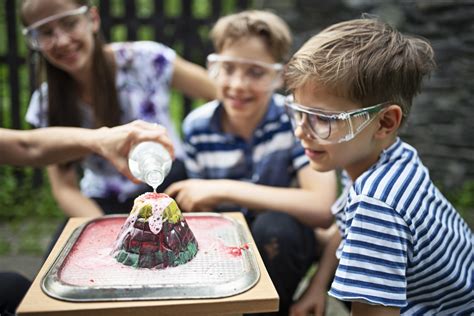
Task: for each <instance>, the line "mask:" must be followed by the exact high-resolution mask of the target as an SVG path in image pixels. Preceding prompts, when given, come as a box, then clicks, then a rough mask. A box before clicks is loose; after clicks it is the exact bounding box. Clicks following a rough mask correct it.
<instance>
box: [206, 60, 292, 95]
mask: <svg viewBox="0 0 474 316" xmlns="http://www.w3.org/2000/svg"><path fill="white" fill-rule="evenodd" d="M207 69H208V72H209V76H210V77H211V78H212V79H214V80H216V81H217V83H218V84H221V85H228V84H231V83H232V82H233V80H240V83H241V84H243V85H245V86H249V87H252V89H256V90H260V91H270V90H273V89H276V88H277V87H278V86H279V84H280V82H281V73H282V71H283V65H282V64H269V63H265V62H260V61H254V60H250V59H245V58H237V57H229V56H223V55H218V54H211V55H209V56H207Z"/></svg>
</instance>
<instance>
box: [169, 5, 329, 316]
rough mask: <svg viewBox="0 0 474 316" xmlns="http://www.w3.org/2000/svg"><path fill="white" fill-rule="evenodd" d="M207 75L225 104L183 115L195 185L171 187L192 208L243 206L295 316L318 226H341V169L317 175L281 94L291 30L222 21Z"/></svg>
mask: <svg viewBox="0 0 474 316" xmlns="http://www.w3.org/2000/svg"><path fill="white" fill-rule="evenodd" d="M211 34H212V39H213V42H214V46H215V48H216V52H217V53H216V54H211V55H210V56H209V57H208V69H209V73H210V75H211V76H212V77H213V78H214V79H215V81H216V83H217V86H218V96H219V97H218V100H216V101H213V102H210V103H207V104H205V105H203V106H201V107H199V108H198V109H196V110H194V111H193V112H192V113H190V114H189V116H188V117H187V118H186V119H185V121H184V123H183V131H184V138H185V152H186V159H185V164H186V169H187V171H188V175H189V176H190V177H191V178H194V179H190V180H185V181H181V182H178V183H175V184H173V185H171V186H170V188H169V189H168V190H167V191H166V193H168V194H170V195H171V196H173V197H174V198H175V199H176V201H177V203H178V204H179V205H180V208H181V209H182V210H185V211H216V210H241V211H242V212H244V213H245V215H246V218H247V219H248V221H249V225H250V228H251V231H252V235H253V237H254V239H255V242H256V244H257V247H258V248H259V250H260V253H261V254H262V258H263V260H264V263H265V266H266V268H267V270H268V272H269V274H270V277H271V279H272V281H273V283H274V284H275V287H276V289H277V291H278V294H279V296H280V311H279V314H280V315H288V309H289V306H290V304H291V302H292V296H293V294H294V292H295V290H296V287H297V285H298V282H299V281H300V280H301V278H302V277H303V276H304V274H305V273H306V271H307V270H308V268H309V266H310V265H311V264H312V262H313V260H314V259H315V251H316V247H317V246H316V242H315V238H314V232H313V227H315V226H322V227H327V226H329V225H331V223H332V222H333V218H332V215H331V212H330V207H331V204H332V203H333V202H334V201H335V199H336V188H337V185H336V182H337V180H336V176H335V173H334V172H326V173H320V172H316V171H314V170H312V169H311V167H310V166H309V161H308V158H307V157H306V156H305V155H304V150H303V148H302V147H301V145H300V144H299V141H298V140H297V139H296V138H295V137H294V135H293V131H292V128H291V123H290V120H289V118H288V116H287V114H286V113H285V109H284V98H283V96H281V95H278V94H275V93H274V89H276V88H278V87H279V85H280V84H281V82H282V77H281V75H282V70H283V66H282V64H281V62H282V61H283V60H284V58H285V57H286V55H287V53H288V50H289V47H290V42H291V35H290V31H289V29H288V27H287V25H286V23H285V22H283V20H281V19H280V18H279V17H277V16H276V15H274V14H272V13H270V12H266V11H244V12H241V13H238V14H232V15H229V16H226V17H223V18H221V19H219V21H218V22H217V23H216V25H215V26H214V28H213V30H212V33H211Z"/></svg>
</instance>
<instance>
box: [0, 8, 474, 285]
mask: <svg viewBox="0 0 474 316" xmlns="http://www.w3.org/2000/svg"><path fill="white" fill-rule="evenodd" d="M94 3H95V4H96V5H97V6H98V7H99V11H100V13H101V18H102V30H103V31H104V35H105V37H106V38H107V40H108V41H125V40H154V41H158V42H161V43H164V44H166V45H168V46H170V47H172V48H174V49H175V50H176V51H177V52H178V54H180V55H181V56H183V57H184V58H186V59H188V60H191V61H193V62H196V63H198V64H201V65H204V61H205V58H206V56H207V54H209V53H211V52H212V45H211V43H210V41H209V39H208V32H209V29H210V27H211V26H212V25H213V23H214V22H215V21H216V20H217V18H218V17H220V16H222V15H225V14H228V13H232V12H237V11H241V10H243V9H247V8H256V9H268V10H272V11H274V12H276V13H277V14H279V15H280V16H281V17H282V18H284V19H285V20H286V21H287V22H288V24H289V25H290V27H291V28H292V30H293V35H294V50H296V49H297V48H298V47H299V46H301V45H302V43H303V42H304V41H306V40H307V39H308V38H309V37H310V36H312V35H314V34H316V33H317V32H318V31H320V30H321V29H323V28H325V27H327V26H329V25H330V24H332V23H335V22H339V21H342V20H346V19H351V18H358V17H361V15H362V14H363V13H369V14H373V15H376V16H378V17H380V18H381V19H383V20H385V21H387V22H389V23H391V24H393V25H394V26H396V27H397V28H398V29H400V30H401V31H403V32H406V33H410V34H416V35H419V36H423V37H425V38H427V39H428V40H429V41H430V42H431V44H432V45H433V47H434V50H435V53H436V60H437V63H438V68H437V70H436V71H435V73H434V75H433V76H432V77H431V78H430V79H429V80H428V81H426V82H425V84H424V87H423V92H422V93H421V94H420V95H419V96H418V97H417V98H416V99H415V102H414V106H413V109H412V113H411V116H410V118H409V120H408V124H407V125H406V126H405V127H404V129H403V131H402V137H403V138H404V139H405V140H406V141H407V142H408V143H410V144H411V145H413V146H414V147H416V148H417V149H418V151H419V153H420V156H421V158H422V159H423V161H424V163H425V164H426V165H427V166H428V167H429V168H430V171H431V175H432V178H433V179H434V180H435V182H436V184H437V185H438V187H439V188H440V189H441V191H442V192H443V193H444V194H445V195H446V196H447V197H448V198H449V199H450V201H451V202H452V203H453V204H454V205H455V206H456V208H457V209H458V211H459V212H460V213H461V215H462V216H463V217H464V218H465V219H466V220H467V221H468V223H469V225H470V226H471V228H473V227H474V123H473V122H474V102H473V98H474V84H473V83H472V82H473V80H472V79H473V75H474V58H473V57H474V1H473V0H372V1H370V0H331V1H327V0H272V1H270V0H253V1H251V0H128V1H125V0H100V1H99V0H97V1H95V2H94ZM19 5H20V1H18V0H2V1H0V127H7V128H14V129H28V128H29V126H28V125H27V123H26V122H25V121H24V115H25V111H26V109H27V107H28V102H29V98H30V96H31V93H32V89H33V82H32V78H33V76H32V68H31V67H30V63H29V52H28V49H27V48H26V46H25V42H24V39H23V38H22V34H21V25H20V22H19V18H18V10H19ZM200 104H202V102H200V101H191V100H188V99H185V98H183V97H182V96H181V95H180V94H178V93H174V94H173V98H172V105H171V109H172V113H173V118H174V123H175V125H176V128H177V129H179V128H180V123H181V121H182V119H183V118H184V116H185V115H186V114H187V113H188V112H189V111H190V110H191V109H192V108H194V107H197V106H199V105H200ZM61 218H62V213H61V212H60V211H59V209H58V207H57V206H56V204H55V202H54V199H53V198H52V196H51V192H50V189H49V184H48V183H47V177H46V176H45V174H44V171H43V170H42V169H33V168H12V167H5V166H3V167H0V269H1V270H5V269H13V270H16V271H19V272H22V273H24V274H25V275H27V276H28V277H30V278H32V277H34V275H35V274H36V272H37V269H38V268H39V267H40V265H41V263H42V255H43V253H44V248H45V247H46V245H47V244H48V242H49V238H50V236H51V234H52V232H53V231H54V229H55V227H56V225H57V223H58V222H59V221H60V220H61Z"/></svg>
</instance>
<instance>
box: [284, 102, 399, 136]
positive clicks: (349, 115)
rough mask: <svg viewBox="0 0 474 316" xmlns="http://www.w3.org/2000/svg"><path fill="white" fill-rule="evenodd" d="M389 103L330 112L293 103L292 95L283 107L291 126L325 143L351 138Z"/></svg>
mask: <svg viewBox="0 0 474 316" xmlns="http://www.w3.org/2000/svg"><path fill="white" fill-rule="evenodd" d="M389 104H391V103H390V102H383V103H380V104H376V105H373V106H369V107H366V108H362V109H357V110H353V111H348V112H332V111H323V110H317V109H314V108H309V107H306V106H303V105H301V104H298V103H295V102H294V101H293V96H292V95H289V96H287V97H286V99H285V108H286V111H287V113H288V116H289V117H290V121H291V123H292V125H293V128H294V129H296V128H298V127H301V128H302V129H303V132H304V133H305V134H306V135H308V136H310V137H311V138H313V139H317V140H318V141H319V142H320V143H326V144H337V143H342V142H347V141H349V140H351V139H353V138H354V137H356V135H357V134H359V133H360V132H361V131H362V130H363V129H364V128H365V127H367V126H368V125H369V124H370V122H372V121H373V120H374V118H375V117H376V114H378V113H379V112H380V111H381V110H382V109H383V108H384V107H385V106H387V105H389Z"/></svg>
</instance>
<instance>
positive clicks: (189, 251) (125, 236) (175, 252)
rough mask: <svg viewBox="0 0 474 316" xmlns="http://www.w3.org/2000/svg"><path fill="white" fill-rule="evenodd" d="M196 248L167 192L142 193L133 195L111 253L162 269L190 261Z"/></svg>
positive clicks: (129, 262) (137, 264)
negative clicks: (132, 202) (130, 208)
mask: <svg viewBox="0 0 474 316" xmlns="http://www.w3.org/2000/svg"><path fill="white" fill-rule="evenodd" d="M197 251H198V244H197V241H196V238H195V237H194V234H193V232H192V231H191V229H190V228H189V226H188V224H187V223H186V220H185V219H184V217H183V215H182V214H181V211H180V209H179V208H178V205H177V204H176V202H175V201H174V200H173V199H172V198H170V197H169V196H168V195H166V194H162V193H145V194H142V195H140V196H139V197H137V198H136V199H135V203H134V205H133V208H132V211H131V212H130V216H129V217H128V218H127V220H126V221H125V224H124V225H123V226H122V229H121V231H120V233H119V235H118V237H117V240H116V242H115V244H114V247H113V250H112V255H113V256H114V257H115V259H117V261H119V262H121V263H123V264H125V265H128V266H132V267H138V268H155V269H164V268H167V267H175V266H177V265H180V264H184V263H186V262H188V261H190V260H191V259H192V258H194V256H195V255H196V253H197Z"/></svg>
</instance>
